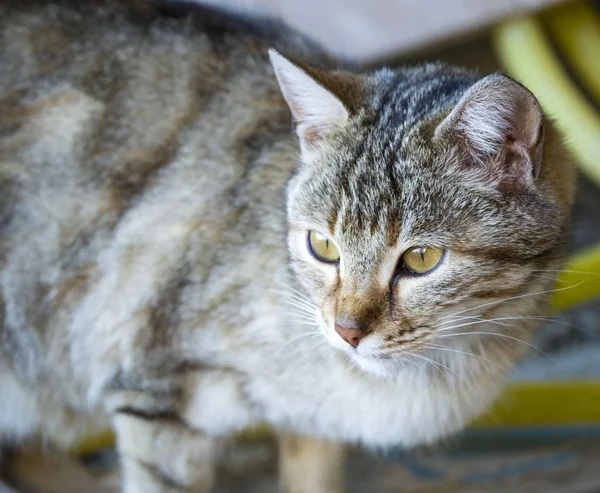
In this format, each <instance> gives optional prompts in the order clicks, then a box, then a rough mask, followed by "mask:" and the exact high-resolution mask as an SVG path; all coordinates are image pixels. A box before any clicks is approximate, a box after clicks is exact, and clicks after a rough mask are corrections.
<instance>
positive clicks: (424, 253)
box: [402, 247, 444, 274]
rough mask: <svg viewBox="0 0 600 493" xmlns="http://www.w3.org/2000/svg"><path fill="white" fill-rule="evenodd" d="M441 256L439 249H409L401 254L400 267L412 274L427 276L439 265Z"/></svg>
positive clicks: (442, 251)
mask: <svg viewBox="0 0 600 493" xmlns="http://www.w3.org/2000/svg"><path fill="white" fill-rule="evenodd" d="M443 256H444V250H442V249H441V248H428V247H415V248H409V249H408V250H406V251H405V252H404V253H403V254H402V267H403V268H404V270H405V271H408V272H410V273H412V274H427V273H428V272H431V271H432V270H433V269H435V268H436V267H437V266H438V265H439V264H440V262H441V261H442V257H443Z"/></svg>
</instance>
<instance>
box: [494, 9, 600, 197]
mask: <svg viewBox="0 0 600 493" xmlns="http://www.w3.org/2000/svg"><path fill="white" fill-rule="evenodd" d="M494 44H495V47H496V52H497V53H498V56H499V57H500V60H501V62H502V64H503V65H504V67H505V68H506V69H507V70H508V72H509V73H510V74H511V75H512V76H513V77H515V78H516V79H517V80H519V81H521V82H523V84H525V85H526V86H527V87H528V88H529V89H531V90H532V91H533V92H534V94H535V95H536V96H537V98H538V99H539V101H540V103H541V105H542V107H543V108H544V110H545V111H546V112H547V113H548V114H549V115H550V116H551V117H553V118H554V119H556V123H557V125H558V127H559V128H560V129H561V130H562V132H563V133H564V135H565V136H566V137H567V142H568V144H569V147H570V149H571V151H572V152H573V155H574V156H575V158H576V160H577V162H578V164H579V166H580V169H581V171H582V172H583V173H585V174H586V175H587V176H588V178H589V179H590V180H592V181H593V182H594V183H596V184H597V185H598V186H600V114H598V113H597V112H596V111H595V109H594V108H593V106H592V105H590V104H589V103H588V101H587V100H586V98H585V97H584V95H582V94H581V93H580V92H579V90H578V89H577V88H576V87H575V85H574V84H573V82H572V81H571V79H570V78H569V76H568V74H567V72H566V70H565V68H564V67H563V66H562V64H561V62H560V60H559V59H558V57H557V56H556V53H554V51H553V49H552V46H551V45H550V43H549V41H548V39H547V38H546V35H545V33H544V30H543V27H542V24H541V21H540V20H539V19H537V18H535V17H529V16H526V17H521V18H518V19H515V20H513V21H510V22H508V23H506V24H503V25H501V26H500V27H498V28H497V29H496V31H495V35H494ZM594 60H596V63H598V62H597V61H598V60H600V53H598V54H597V55H596V56H595V57H592V58H590V59H589V63H594Z"/></svg>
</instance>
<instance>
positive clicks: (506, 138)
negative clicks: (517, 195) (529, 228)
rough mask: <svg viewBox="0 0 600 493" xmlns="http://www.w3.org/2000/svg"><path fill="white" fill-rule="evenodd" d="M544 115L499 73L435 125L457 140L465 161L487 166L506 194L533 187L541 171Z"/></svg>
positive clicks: (526, 94)
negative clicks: (468, 160)
mask: <svg viewBox="0 0 600 493" xmlns="http://www.w3.org/2000/svg"><path fill="white" fill-rule="evenodd" d="M542 124H543V115H542V110H541V108H540V105H539V103H538V101H537V99H536V98H535V96H534V95H533V94H532V93H531V92H530V91H529V90H528V89H527V88H525V87H524V86H523V85H521V84H519V83H518V82H516V81H514V80H512V79H511V78H509V77H507V76H505V75H502V74H493V75H490V76H488V77H485V78H483V79H482V80H480V81H479V82H477V83H476V84H474V85H473V86H472V87H471V88H470V89H469V90H468V91H467V92H466V93H465V95H464V96H463V97H462V99H461V100H460V101H459V103H458V104H457V105H456V107H455V108H454V109H453V110H452V111H451V112H450V114H449V115H448V116H447V117H446V118H445V120H444V121H443V122H442V123H441V124H440V125H439V126H438V127H437V129H436V131H435V135H436V137H438V138H439V137H440V136H442V135H450V136H454V137H456V138H458V139H459V140H458V141H459V145H462V146H463V148H464V149H463V150H464V151H465V155H466V157H467V159H470V160H471V162H472V163H473V164H475V165H478V166H485V167H486V168H487V169H488V171H489V172H490V173H491V174H492V175H493V177H494V178H495V179H496V181H497V182H498V183H499V184H500V185H501V187H502V188H503V189H505V190H514V189H521V188H523V187H525V186H528V185H530V184H532V183H533V181H534V180H535V179H536V178H537V175H538V173H539V166H540V161H541V151H542V144H543V142H542V141H543V135H544V129H543V126H542Z"/></svg>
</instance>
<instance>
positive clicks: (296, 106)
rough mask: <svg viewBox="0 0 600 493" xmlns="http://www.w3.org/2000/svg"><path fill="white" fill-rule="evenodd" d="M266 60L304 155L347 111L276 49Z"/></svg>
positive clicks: (346, 114) (311, 149) (341, 120)
mask: <svg viewBox="0 0 600 493" xmlns="http://www.w3.org/2000/svg"><path fill="white" fill-rule="evenodd" d="M269 57H270V59H271V64H272V65H273V69H274V70H275V75H276V77H277V81H278V82H279V87H280V89H281V93H282V94H283V97H284V98H285V100H286V102H287V104H288V106H289V108H290V111H291V112H292V116H293V118H294V123H295V127H296V134H297V135H298V139H299V141H300V150H301V152H302V153H303V155H305V156H306V155H307V154H310V152H311V151H313V150H314V148H315V146H316V145H318V143H319V141H321V140H322V139H324V138H325V137H326V136H327V135H328V134H329V133H330V132H331V130H333V129H334V128H336V127H337V126H339V125H341V124H343V123H344V122H345V121H346V120H347V119H348V116H349V112H348V109H347V108H346V106H345V105H344V103H343V102H342V101H341V100H340V99H339V98H338V97H337V96H335V94H333V93H332V92H331V91H330V90H329V89H327V88H326V87H325V86H324V85H323V84H322V83H321V82H319V81H318V80H317V79H316V78H314V77H313V76H311V74H309V73H308V72H307V71H306V70H305V69H303V68H301V67H300V66H298V65H296V64H294V63H292V62H291V61H290V60H288V59H287V58H285V57H284V56H283V55H281V54H280V53H279V52H278V51H277V50H275V49H273V48H271V49H270V50H269Z"/></svg>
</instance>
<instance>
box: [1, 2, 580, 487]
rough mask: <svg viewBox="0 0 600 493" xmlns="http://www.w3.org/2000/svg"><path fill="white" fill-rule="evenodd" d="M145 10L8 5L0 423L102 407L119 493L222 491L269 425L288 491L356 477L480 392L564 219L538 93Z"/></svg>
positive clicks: (275, 32) (563, 164) (220, 21)
mask: <svg viewBox="0 0 600 493" xmlns="http://www.w3.org/2000/svg"><path fill="white" fill-rule="evenodd" d="M142 3H144V4H145V5H144V7H143V8H140V7H137V6H133V5H132V4H128V3H127V2H117V1H110V0H101V1H96V2H77V1H75V0H57V1H53V2H47V1H41V0H35V1H34V0H32V1H27V2H16V1H10V0H3V1H1V2H0V31H1V33H2V41H1V42H0V68H1V69H0V249H1V252H2V256H1V264H0V282H1V291H0V295H1V298H0V301H1V304H0V317H1V320H2V323H1V324H0V331H1V336H2V349H1V352H0V396H1V403H0V434H1V436H2V437H3V439H4V441H10V442H12V443H17V442H18V441H19V440H22V439H24V438H27V437H29V436H32V435H38V436H42V437H44V438H45V439H46V440H48V441H50V442H52V443H54V444H56V445H57V446H65V447H66V446H68V445H69V444H71V443H73V442H74V441H75V440H77V439H79V438H81V437H82V436H84V435H85V434H89V433H93V432H94V431H96V430H102V429H104V428H105V427H108V426H112V427H114V430H115V432H116V436H117V445H118V451H119V453H120V457H121V464H122V470H123V480H122V483H123V484H122V489H123V491H125V492H126V493H134V492H144V493H150V492H166V491H191V492H192V491H193V492H206V491H208V490H209V489H210V488H211V485H212V484H213V465H214V462H215V460H217V458H218V455H219V450H220V447H221V444H222V443H223V440H224V439H226V438H227V437H228V436H230V435H232V434H233V433H235V432H236V431H238V430H242V429H244V428H247V427H251V426H256V425H259V424H262V423H266V424H268V425H270V426H271V427H272V428H273V429H274V430H275V431H276V432H277V433H278V434H279V436H280V437H281V438H280V443H281V447H280V450H281V459H280V460H281V463H280V466H281V467H280V468H281V485H282V490H283V491H285V492H288V493H292V492H293V493H340V492H341V491H343V489H344V484H343V483H344V482H343V472H342V471H343V467H342V465H343V461H344V448H343V446H344V444H348V443H350V444H362V445H364V446H366V447H373V448H377V449H382V448H386V447H391V446H404V447H410V446H414V445H417V444H423V443H430V442H433V441H435V440H438V439H439V438H442V437H445V436H447V435H449V434H451V433H453V432H456V431H458V430H460V429H462V428H463V427H464V426H465V425H466V424H467V423H468V422H469V421H470V420H471V419H473V418H474V417H475V416H477V415H479V414H480V413H482V412H483V411H485V410H486V409H487V408H488V406H489V405H490V404H491V403H492V402H493V400H494V399H495V398H496V397H497V396H498V395H499V393H500V391H501V389H502V387H503V385H504V383H505V381H506V376H507V373H508V372H509V371H510V369H511V368H512V367H513V365H514V364H515V362H516V361H518V360H519V359H520V358H521V357H522V355H523V354H524V353H525V349H526V348H527V341H528V340H529V338H530V337H531V335H532V333H533V331H534V329H535V327H536V326H537V324H538V318H539V315H541V314H543V313H544V311H545V308H546V305H547V301H548V296H549V292H551V291H552V289H553V283H554V277H555V275H554V272H555V270H556V269H558V268H560V266H561V263H562V261H563V257H564V252H565V239H566V236H567V232H568V230H569V211H570V206H571V203H572V201H573V193H574V169H573V166H572V165H571V163H570V160H569V157H568V154H567V153H566V151H565V150H564V149H563V147H562V145H561V142H560V138H559V137H558V135H557V134H556V132H555V131H554V129H553V127H552V125H551V123H550V122H549V121H548V120H547V118H545V117H544V116H543V114H542V111H541V109H540V106H539V104H538V102H537V100H536V98H535V97H534V96H533V94H532V93H531V92H530V91H529V90H528V89H526V88H525V87H524V86H523V85H521V84H520V83H518V82H516V81H514V80H512V79H511V78H509V77H507V76H505V75H503V74H500V73H497V74H492V75H489V76H482V75H480V74H478V73H475V72H472V71H469V70H465V69H462V68H457V67H453V66H448V65H444V64H441V63H436V64H426V65H421V66H415V67H403V68H398V69H389V68H381V69H377V70H361V69H359V68H357V67H353V66H352V64H350V63H346V62H344V61H340V60H337V59H336V58H335V57H333V56H331V55H329V54H328V53H327V52H326V50H324V49H322V48H320V47H318V46H316V45H315V44H313V43H312V42H310V41H309V40H306V39H304V38H303V37H302V36H301V35H300V34H298V33H295V32H293V31H292V30H290V29H288V28H287V27H285V25H283V24H282V23H280V22H278V21H274V20H269V19H262V18H258V17H257V18H252V19H249V18H241V17H236V16H235V14H232V13H224V12H220V11H218V10H215V9H213V8H209V7H202V6H197V7H196V8H194V9H191V8H188V7H189V6H188V5H187V4H183V3H182V4H177V5H175V6H173V7H172V8H166V7H160V6H157V7H156V8H155V7H154V6H153V5H150V4H149V3H148V2H142ZM542 150H543V152H542Z"/></svg>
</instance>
